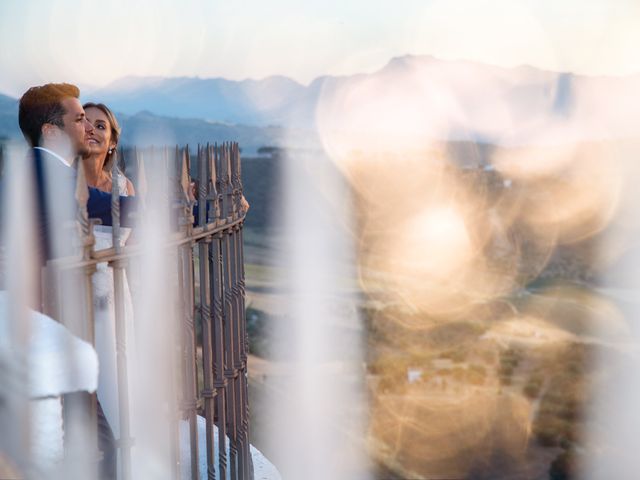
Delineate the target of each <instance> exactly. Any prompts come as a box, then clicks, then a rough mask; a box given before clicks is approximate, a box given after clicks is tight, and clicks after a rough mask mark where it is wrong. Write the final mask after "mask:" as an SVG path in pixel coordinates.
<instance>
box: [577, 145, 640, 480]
mask: <svg viewBox="0 0 640 480" xmlns="http://www.w3.org/2000/svg"><path fill="white" fill-rule="evenodd" d="M619 153H620V155H621V157H622V159H623V161H624V165H625V169H624V178H625V181H626V184H625V185H624V190H623V193H624V197H623V201H622V205H621V207H622V208H621V210H622V212H623V214H622V215H620V216H619V218H617V219H616V221H617V224H616V225H614V228H612V229H610V232H611V233H609V235H608V237H606V238H605V242H604V245H603V249H605V251H606V250H608V249H614V250H615V249H617V248H619V246H618V245H617V243H618V241H619V239H618V238H616V236H617V235H620V234H621V231H622V232H623V235H624V236H625V237H626V238H625V239H624V240H626V242H625V243H627V244H628V245H627V247H626V248H625V252H624V254H623V256H622V257H621V258H620V259H619V260H618V262H616V264H615V265H614V267H613V268H612V269H611V270H610V271H609V272H608V275H607V276H606V277H605V278H604V281H603V290H604V292H605V293H607V294H608V295H609V296H611V297H612V298H613V299H614V300H615V301H616V302H617V304H618V306H619V308H620V309H621V311H622V312H623V313H624V315H625V318H626V321H627V322H628V324H629V327H630V328H629V329H628V333H627V335H626V336H625V341H624V344H622V343H621V344H620V345H612V346H611V348H609V349H606V350H604V351H603V352H602V353H601V354H600V356H599V358H597V361H598V362H599V368H601V369H606V370H607V376H608V379H607V381H606V382H602V383H599V384H598V388H597V389H596V390H595V394H596V396H595V401H594V405H593V409H592V411H590V412H589V413H590V417H591V418H590V422H589V428H588V430H587V432H586V433H587V445H588V446H587V452H589V454H588V455H586V456H585V458H584V459H583V464H582V475H583V477H581V478H585V479H586V480H599V479H601V478H616V479H636V478H640V457H638V448H637V437H638V431H639V430H640V409H638V405H640V375H639V374H638V372H640V301H639V300H638V299H639V296H638V293H639V292H640V228H639V224H638V220H637V217H638V205H640V190H638V188H637V185H638V182H639V181H640V168H639V167H640V166H639V165H638V161H637V158H638V155H640V142H638V141H635V142H632V143H627V144H626V145H623V146H620V149H619ZM609 330H611V329H610V328H609ZM625 345H632V349H631V352H630V353H629V351H628V349H625Z"/></svg>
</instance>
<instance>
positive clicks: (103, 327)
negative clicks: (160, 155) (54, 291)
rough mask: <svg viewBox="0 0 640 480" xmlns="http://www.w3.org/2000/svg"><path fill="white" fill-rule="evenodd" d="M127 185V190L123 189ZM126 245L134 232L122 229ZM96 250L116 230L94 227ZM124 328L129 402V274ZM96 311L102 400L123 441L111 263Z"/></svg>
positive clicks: (100, 275) (101, 272)
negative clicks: (119, 408) (119, 411)
mask: <svg viewBox="0 0 640 480" xmlns="http://www.w3.org/2000/svg"><path fill="white" fill-rule="evenodd" d="M118 181H119V184H120V191H121V192H126V179H125V178H124V176H122V175H121V176H119V177H118ZM123 183H124V187H123ZM120 231H121V240H122V245H124V243H125V242H126V240H127V238H128V237H129V235H130V233H131V230H130V229H128V228H121V229H120ZM94 235H95V239H96V244H95V249H96V250H103V249H106V248H111V247H112V246H113V237H112V235H113V233H112V228H111V227H107V226H103V225H97V226H96V227H94ZM123 280H124V281H123V291H124V298H123V301H124V325H125V334H126V349H125V353H126V359H127V374H128V382H127V383H128V389H129V398H132V396H133V395H132V391H131V389H132V385H135V381H133V379H134V378H135V368H134V367H135V365H134V364H135V359H136V354H135V352H136V349H135V336H134V334H135V332H134V327H133V303H132V300H131V291H130V290H129V283H128V281H127V275H126V272H125V274H124V275H123ZM93 308H94V316H95V339H96V351H97V353H98V361H99V374H98V400H100V404H101V406H102V410H103V411H104V414H105V416H106V418H107V421H108V422H109V425H110V426H111V429H112V430H113V434H114V436H115V438H116V439H118V438H120V421H119V416H118V415H119V413H118V373H117V372H118V367H117V353H116V316H115V299H114V282H113V269H112V268H111V267H110V266H109V265H107V263H99V264H98V265H97V271H96V272H95V273H94V274H93Z"/></svg>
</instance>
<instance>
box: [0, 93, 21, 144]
mask: <svg viewBox="0 0 640 480" xmlns="http://www.w3.org/2000/svg"><path fill="white" fill-rule="evenodd" d="M5 138H22V133H21V132H20V128H19V127H18V100H16V99H15V98H11V97H7V96H6V95H2V94H0V139H5Z"/></svg>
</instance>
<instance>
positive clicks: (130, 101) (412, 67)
mask: <svg viewBox="0 0 640 480" xmlns="http://www.w3.org/2000/svg"><path fill="white" fill-rule="evenodd" d="M82 99H83V100H91V101H99V102H104V103H106V104H107V105H109V106H110V107H111V108H112V109H113V110H114V111H115V112H117V115H118V118H119V119H120V121H121V123H122V126H123V131H124V136H123V141H125V142H136V141H139V140H141V139H143V140H142V141H143V143H144V142H147V143H148V142H154V143H155V142H157V141H162V140H163V139H166V138H169V139H172V140H173V141H176V142H178V143H193V142H204V141H221V140H230V139H233V140H238V141H240V143H241V144H243V145H245V148H247V149H248V150H255V149H257V148H258V147H259V146H262V145H283V144H288V143H290V142H291V141H292V139H300V143H301V144H310V145H318V141H317V140H318V137H317V135H316V134H315V133H314V132H316V130H320V131H321V132H322V131H323V130H328V129H329V130H331V129H332V130H342V131H345V132H348V131H354V132H361V131H364V130H370V131H371V132H372V133H373V134H375V135H378V134H384V133H385V132H387V131H395V130H394V129H399V130H402V133H403V134H404V135H405V136H406V137H407V138H413V137H415V138H424V137H434V138H437V139H439V140H466V141H474V142H482V143H497V144H503V145H509V144H523V143H540V142H547V141H568V140H583V139H590V140H591V139H599V138H612V137H614V138H627V137H635V136H638V135H639V134H640V121H639V120H640V118H639V117H640V75H635V76H629V77H620V78H617V77H594V76H585V75H577V74H573V73H562V72H550V71H544V70H539V69H536V68H533V67H528V66H521V67H515V68H502V67H496V66H490V65H485V64H479V63H475V62H469V61H444V60H439V59H435V58H433V57H430V56H411V55H407V56H403V57H397V58H393V59H392V60H391V61H390V62H389V63H388V64H387V65H385V66H384V67H383V68H381V69H379V70H377V71H375V72H372V73H366V74H356V75H350V76H342V77H336V76H324V77H319V78H317V79H315V80H314V81H312V82H311V83H310V84H309V85H302V84H300V83H298V82H295V81H294V80H292V79H290V78H287V77H283V76H272V77H268V78H265V79H262V80H242V81H234V80H228V79H224V78H208V79H203V78H192V77H180V78H164V77H126V78H122V79H120V80H117V81H115V82H113V83H111V84H109V85H107V86H105V87H102V88H96V89H85V90H84V91H83V92H82ZM16 112H17V107H16V101H15V99H11V98H10V97H6V96H2V95H0V137H2V136H4V137H10V138H13V137H16V136H19V131H18V129H17V126H16V125H15V124H16V118H17V113H16ZM292 131H294V134H292ZM148 134H151V135H148ZM173 141H172V142H171V143H173Z"/></svg>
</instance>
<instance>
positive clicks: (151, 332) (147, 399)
mask: <svg viewBox="0 0 640 480" xmlns="http://www.w3.org/2000/svg"><path fill="white" fill-rule="evenodd" d="M161 154H162V151H158V154H157V155H156V156H155V158H145V159H144V160H145V162H146V165H145V172H147V177H146V183H147V186H148V194H147V197H146V199H145V205H146V206H147V207H146V210H145V212H144V213H143V215H142V221H141V222H140V224H139V225H138V227H137V231H136V236H137V237H138V239H139V240H138V241H139V242H140V243H141V244H142V245H144V246H145V248H144V249H143V251H142V255H141V258H140V265H139V272H140V276H139V282H138V285H137V287H135V291H134V292H133V293H134V295H133V299H134V312H135V326H136V339H137V340H138V342H137V345H136V347H137V350H138V351H137V353H138V355H137V358H138V369H137V371H138V372H145V374H144V375H143V374H140V375H137V376H136V380H137V383H136V385H133V387H135V388H133V389H132V392H131V396H132V406H131V420H132V424H131V432H132V436H133V437H134V438H135V445H134V447H133V449H132V472H133V473H132V478H153V479H158V480H163V479H167V480H169V479H171V478H173V473H174V472H173V468H174V465H173V462H172V458H173V457H172V452H174V448H175V447H176V446H175V445H173V444H172V438H171V436H172V428H171V422H172V421H173V420H174V419H173V411H174V407H175V405H174V401H173V398H174V392H173V385H172V380H173V373H174V370H173V369H174V363H173V362H174V360H175V359H174V358H173V352H174V350H173V346H174V342H175V332H176V328H175V322H176V320H177V319H176V315H175V313H176V310H175V303H174V296H173V290H172V283H171V282H172V280H174V278H173V277H172V272H174V270H175V269H172V268H171V267H172V266H173V265H175V258H174V257H173V256H172V255H171V254H168V253H169V251H168V250H167V248H166V247H165V244H166V242H167V241H168V240H169V210H170V208H169V199H168V192H167V186H168V184H167V176H166V174H167V172H166V170H165V165H164V163H163V162H162V159H161V158H160V157H161V156H162V155H161ZM172 261H173V262H174V263H172Z"/></svg>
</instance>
